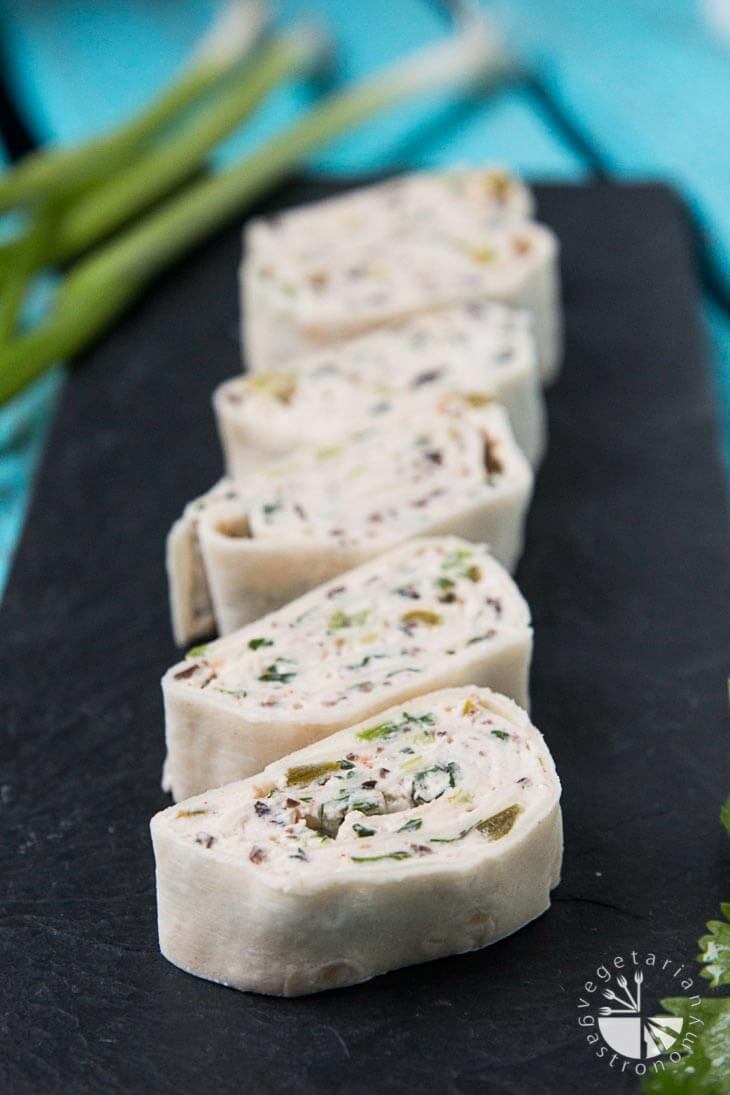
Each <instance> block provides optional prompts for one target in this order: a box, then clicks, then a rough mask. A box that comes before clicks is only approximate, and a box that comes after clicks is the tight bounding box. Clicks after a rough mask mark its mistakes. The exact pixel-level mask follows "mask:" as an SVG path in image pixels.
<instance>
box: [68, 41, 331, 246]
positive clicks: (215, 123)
mask: <svg viewBox="0 0 730 1095" xmlns="http://www.w3.org/2000/svg"><path fill="white" fill-rule="evenodd" d="M321 56H322V39H321V36H320V35H315V34H314V33H313V32H312V31H310V30H309V29H308V28H304V27H300V28H296V29H295V30H293V31H290V32H289V33H287V34H285V35H282V36H281V37H279V38H277V39H274V40H273V41H272V42H271V43H270V44H269V45H268V46H267V47H266V48H265V49H264V50H263V51H262V53H261V55H260V56H259V57H257V58H256V59H254V60H253V61H252V62H251V63H250V64H249V65H247V66H246V67H245V68H244V69H243V71H242V73H241V75H240V76H239V77H238V79H237V80H236V82H235V83H234V84H233V85H232V86H231V87H229V88H226V89H224V90H223V91H222V92H220V93H219V94H218V96H217V97H216V98H215V99H213V100H212V102H211V103H210V105H209V106H208V107H207V109H206V110H204V111H202V112H200V113H199V114H196V115H195V116H194V117H193V118H192V119H191V121H190V122H189V124H188V125H186V126H184V127H183V128H182V129H181V131H180V132H179V133H177V134H175V135H173V136H172V137H171V138H170V139H169V140H168V141H166V142H165V144H164V145H162V146H161V147H159V148H152V149H150V151H149V152H146V153H145V154H144V155H142V156H140V157H139V158H138V159H136V160H134V161H133V162H132V163H131V164H129V165H128V166H127V167H125V168H124V169H123V170H122V171H121V172H119V173H117V174H115V175H113V176H111V177H110V178H108V179H107V180H105V182H104V183H103V184H102V185H101V186H99V187H96V188H94V190H93V191H92V192H91V193H90V194H89V196H88V198H87V199H86V200H85V201H81V202H79V203H78V205H77V206H76V207H75V208H72V209H71V210H70V212H69V213H68V215H67V217H66V218H65V220H64V221H63V223H62V225H61V229H60V232H59V236H58V238H57V239H56V241H55V245H54V247H53V249H52V251H51V253H50V255H49V256H48V261H50V262H63V261H66V260H68V259H69V258H72V257H73V256H74V255H77V254H79V252H81V251H83V250H85V249H86V248H88V247H89V246H91V245H92V244H94V243H96V242H98V241H99V240H100V239H103V238H104V237H105V236H108V235H109V234H110V233H111V232H113V231H114V230H115V229H116V228H118V227H119V226H120V225H122V224H124V223H125V221H128V220H131V219H132V218H133V217H134V216H136V215H137V214H138V213H140V212H142V211H143V210H145V209H147V208H149V207H150V206H151V205H153V204H154V202H156V201H157V200H158V199H159V198H162V197H164V196H165V195H166V194H169V193H170V191H172V190H174V188H175V187H176V186H178V185H179V184H180V183H181V182H184V181H185V180H186V179H188V178H190V177H191V176H192V175H193V174H194V173H195V172H196V171H197V170H198V169H199V168H200V167H202V166H203V164H204V163H205V159H206V157H207V155H208V153H209V152H210V151H211V149H213V148H215V147H216V145H218V144H220V143H221V141H223V140H225V138H226V137H228V136H229V135H230V134H231V133H233V131H234V130H235V129H236V128H237V127H238V126H239V125H240V124H241V123H242V122H243V121H244V120H245V119H246V118H247V117H249V115H250V114H251V113H252V112H253V110H254V109H255V108H256V107H257V106H258V105H259V103H261V102H262V100H263V99H264V98H265V97H266V96H267V95H268V94H269V92H270V91H272V90H273V89H274V88H275V87H277V86H278V85H279V84H280V83H282V81H283V80H285V79H286V78H287V77H288V76H292V75H295V74H296V73H297V72H299V71H301V70H303V69H307V68H309V67H310V66H311V65H313V64H314V63H316V62H317V61H318V60H319V59H320V57H321Z"/></svg>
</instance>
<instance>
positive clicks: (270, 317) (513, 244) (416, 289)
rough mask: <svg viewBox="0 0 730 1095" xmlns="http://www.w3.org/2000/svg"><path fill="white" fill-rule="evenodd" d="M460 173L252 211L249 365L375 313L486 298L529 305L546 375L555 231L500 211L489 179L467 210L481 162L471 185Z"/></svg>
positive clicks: (379, 319) (554, 338)
mask: <svg viewBox="0 0 730 1095" xmlns="http://www.w3.org/2000/svg"><path fill="white" fill-rule="evenodd" d="M459 178H460V175H459V173H458V172H457V173H453V172H452V173H448V172H447V173H445V174H443V175H441V176H438V175H436V176H432V177H430V178H429V177H426V178H425V179H424V178H420V179H413V178H412V179H410V180H408V179H406V180H395V181H394V182H388V183H383V184H381V185H380V186H376V187H371V188H368V189H366V190H365V191H360V192H355V193H353V194H351V195H346V196H344V197H340V198H335V199H330V200H328V201H324V202H320V203H317V204H316V205H313V206H309V207H306V208H305V209H304V210H294V211H290V212H287V213H283V214H280V215H279V216H277V217H275V218H273V219H269V220H257V221H253V222H252V223H251V224H250V226H249V227H248V229H247V232H246V238H245V258H244V262H243V266H242V271H241V287H242V288H241V292H242V311H243V317H244V323H243V339H244V347H245V357H246V361H247V364H248V367H249V369H251V370H253V371H255V372H256V371H259V370H261V369H268V368H276V367H279V366H280V365H281V363H282V362H283V361H285V360H287V359H288V358H293V357H296V356H297V355H299V354H302V353H305V352H306V351H307V350H313V349H317V348H318V347H321V346H323V345H325V344H330V343H333V342H340V341H342V340H344V339H347V338H352V337H354V336H356V335H359V334H362V333H364V332H365V331H368V330H371V329H372V328H374V327H379V326H382V325H383V324H387V323H392V322H394V321H397V320H402V319H404V318H407V317H409V316H413V315H415V314H419V313H422V312H430V311H433V310H434V309H438V308H443V307H446V306H449V305H453V304H457V303H460V302H461V303H463V302H465V301H471V300H479V299H487V300H497V301H502V302H503V303H505V304H511V305H515V306H519V307H524V308H526V309H527V310H528V311H530V312H531V313H532V315H533V319H534V324H535V334H536V338H537V347H538V355H539V362H540V371H541V375H542V377H543V380H545V381H550V380H552V379H554V377H555V375H556V373H557V371H558V368H559V361H560V355H561V341H562V335H561V318H560V307H559V272H558V245H557V241H556V238H555V236H554V235H553V233H552V232H551V231H550V230H549V229H547V228H545V227H544V226H542V225H539V224H537V223H535V222H534V221H530V220H526V219H524V218H523V217H522V216H510V215H504V209H505V207H504V206H501V205H499V204H495V202H494V200H493V195H492V194H491V192H489V191H488V189H487V188H482V190H481V193H480V201H479V202H477V203H476V204H477V205H478V206H480V207H481V210H482V213H481V215H475V202H474V201H473V200H471V196H472V195H473V193H474V192H477V193H479V186H478V184H477V187H476V189H475V187H474V186H473V185H472V183H473V180H474V178H476V179H477V180H478V178H479V173H475V174H474V175H473V176H470V175H469V173H467V174H466V175H465V176H463V177H462V178H466V179H468V180H470V185H468V186H464V187H462V188H460V186H459ZM418 188H421V189H423V188H425V189H426V190H428V192H429V200H428V201H427V202H421V201H419V200H416V199H414V198H413V197H412V193H413V191H414V190H416V189H418ZM462 191H463V194H468V195H469V197H467V198H464V197H463V194H462ZM460 195H461V197H460ZM509 204H510V203H509V202H508V203H507V208H508V207H509ZM517 204H518V205H519V206H521V212H523V213H524V212H525V211H527V210H528V209H529V205H528V203H527V202H524V203H522V202H521V201H520V202H517Z"/></svg>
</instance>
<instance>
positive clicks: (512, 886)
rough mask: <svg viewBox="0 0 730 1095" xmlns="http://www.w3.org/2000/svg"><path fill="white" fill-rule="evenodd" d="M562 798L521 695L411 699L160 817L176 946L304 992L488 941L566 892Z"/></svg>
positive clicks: (191, 968)
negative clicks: (554, 891)
mask: <svg viewBox="0 0 730 1095" xmlns="http://www.w3.org/2000/svg"><path fill="white" fill-rule="evenodd" d="M559 798H560V784H559V782H558V777H557V775H556V773H555V768H554V765H553V762H552V759H551V757H550V754H549V752H548V750H547V747H546V745H545V743H544V741H543V739H542V736H541V735H540V733H539V732H538V731H537V730H536V729H535V727H534V726H533V725H532V724H531V723H530V720H529V719H528V717H527V715H526V714H525V713H524V712H523V711H521V710H520V708H518V707H517V706H516V705H515V704H514V703H513V702H511V701H510V700H508V699H506V698H505V697H503V696H499V695H496V694H495V693H493V692H489V691H487V690H486V689H478V688H473V687H472V688H458V689H449V690H447V691H440V692H436V693H433V694H431V695H425V696H421V697H419V698H418V699H417V700H414V701H412V702H410V703H409V704H408V705H407V706H403V705H401V704H397V705H396V706H393V707H391V708H389V709H388V710H386V711H384V712H383V713H382V714H381V715H380V716H379V717H378V718H377V719H376V720H372V719H371V720H368V721H365V722H360V723H359V724H357V725H355V726H353V727H352V728H351V729H346V730H342V731H341V732H339V733H337V734H334V735H333V736H331V737H328V738H327V739H326V740H324V741H321V742H319V743H317V744H315V745H312V746H310V747H309V748H307V749H304V750H302V751H301V752H298V753H294V754H293V755H291V756H288V757H284V758H282V759H281V760H279V761H277V762H276V763H275V764H272V765H270V766H269V767H268V768H266V769H265V770H264V771H263V772H261V773H260V774H259V775H256V776H253V777H252V778H250V779H246V780H243V781H241V782H237V783H231V784H229V785H228V786H226V787H220V788H218V789H217V790H214V791H208V792H206V793H205V794H202V795H198V796H196V797H194V798H191V799H188V800H187V801H186V802H184V803H182V804H181V805H179V806H172V807H170V808H169V809H167V810H164V811H163V812H162V813H160V814H158V815H157V816H156V817H155V818H153V820H152V839H153V843H154V850H155V858H156V866H157V899H158V916H159V934H160V946H161V949H162V953H163V954H164V955H165V957H167V958H168V959H169V960H170V961H171V962H174V963H175V964H176V965H177V966H180V967H181V968H182V969H184V970H187V971H188V972H190V973H193V974H196V975H198V976H199V977H205V978H208V979H209V980H212V981H218V982H220V983H222V984H225V985H229V986H232V987H233V988H237V989H244V990H249V991H254V992H265V993H271V994H275V995H279V996H298V995H301V994H303V993H311V992H317V991H320V990H323V989H330V988H335V987H339V986H343V985H351V984H355V983H358V982H361V981H365V980H367V979H368V978H370V977H373V976H375V975H376V974H379V973H384V972H385V971H387V970H391V969H395V968H398V967H401V966H405V965H410V964H412V963H415V962H422V961H426V960H429V959H433V958H438V957H441V956H443V955H448V954H459V953H463V952H465V951H472V950H475V949H477V948H479V947H484V946H486V945H487V944H489V943H493V942H495V941H496V940H498V939H500V938H502V937H504V936H506V935H509V934H510V933H512V932H514V931H516V930H517V929H518V928H520V927H522V926H523V925H524V924H526V923H528V922H529V921H530V920H533V919H534V918H535V917H537V916H539V915H540V914H541V913H543V912H544V911H545V909H546V908H547V907H548V906H549V904H550V890H551V888H552V887H553V886H555V885H556V884H557V882H558V879H559V873H560V864H561V857H562V830H561V815H560V806H559Z"/></svg>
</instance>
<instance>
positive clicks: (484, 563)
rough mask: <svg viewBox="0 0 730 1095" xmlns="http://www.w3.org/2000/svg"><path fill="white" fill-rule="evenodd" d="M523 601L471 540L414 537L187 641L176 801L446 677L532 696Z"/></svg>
mask: <svg viewBox="0 0 730 1095" xmlns="http://www.w3.org/2000/svg"><path fill="white" fill-rule="evenodd" d="M531 652H532V629H531V627H530V614H529V609H528V607H527V604H526V602H525V601H524V599H523V598H522V595H521V594H520V592H519V590H518V589H517V586H516V585H515V584H514V582H513V581H512V579H511V578H510V576H509V575H508V574H507V572H506V571H505V570H504V569H503V568H502V567H501V566H500V565H499V563H497V562H496V561H495V560H494V559H493V558H492V557H491V556H490V554H489V552H488V551H487V549H486V548H485V547H484V546H483V545H481V544H479V545H474V544H470V543H467V542H466V541H464V540H459V539H457V538H456V537H443V538H439V539H425V540H414V541H411V542H409V543H406V544H403V545H401V546H400V547H398V548H396V549H394V550H393V551H390V552H388V553H387V554H385V555H382V556H380V557H379V558H378V559H376V560H374V561H372V562H370V563H368V564H366V565H364V566H361V567H358V568H357V569H356V570H352V571H349V572H348V573H346V574H343V575H341V576H340V577H338V578H336V579H335V580H333V581H331V582H329V583H327V584H326V585H323V586H321V587H320V588H319V589H316V590H313V591H312V592H311V593H309V594H307V595H306V596H304V597H301V598H300V599H299V600H296V601H294V602H293V603H292V604H289V605H287V606H286V607H285V608H282V609H280V610H279V611H278V612H275V613H273V614H271V615H269V616H266V617H265V618H264V619H262V620H258V621H257V622H256V623H255V624H252V625H251V626H249V627H246V628H243V629H242V630H240V631H238V632H236V633H235V634H233V635H230V636H228V637H227V638H225V639H220V640H218V641H217V642H214V643H210V644H208V645H207V646H206V647H203V648H197V649H196V650H193V651H191V652H190V654H189V656H188V658H187V659H186V660H185V661H183V662H181V663H179V664H178V665H176V666H174V667H173V668H172V669H170V671H169V672H168V673H167V674H166V676H165V677H164V679H163V682H162V688H163V694H164V700H165V722H166V736H167V760H166V763H165V773H164V778H163V784H164V786H165V788H166V789H167V790H169V791H171V792H172V794H173V796H174V797H175V798H176V799H180V798H184V797H186V796H188V795H191V794H196V793H198V792H199V791H203V790H205V789H206V788H208V787H215V786H218V785H219V784H222V783H226V782H228V781H230V780H233V779H239V778H241V777H242V776H247V775H251V774H253V773H255V772H258V771H260V770H261V769H262V768H263V767H264V766H265V765H266V764H268V763H269V762H271V761H273V760H276V759H277V758H278V757H281V756H283V755H285V754H286V753H290V752H292V751H293V750H295V749H299V748H301V747H302V746H304V745H307V744H309V743H310V742H313V741H317V740H318V739H320V738H323V737H326V736H327V735H328V734H332V733H333V732H334V731H335V730H339V729H340V728H342V727H343V726H348V725H351V724H352V723H354V722H357V721H359V720H360V719H364V718H368V717H369V716H371V715H373V714H375V713H377V712H379V711H382V710H384V709H385V708H388V707H389V706H391V705H392V704H394V703H404V702H406V701H407V700H410V699H411V698H412V697H413V696H416V695H420V694H422V693H424V692H430V691H432V690H433V689H437V688H443V687H446V686H451V685H461V684H476V685H482V684H483V685H489V686H490V687H492V688H494V689H496V690H498V691H500V692H504V693H505V694H507V695H509V696H511V697H512V698H513V699H515V700H517V701H518V702H519V703H520V704H522V705H523V706H526V705H527V703H528V692H527V688H528V675H529V667H530V657H531Z"/></svg>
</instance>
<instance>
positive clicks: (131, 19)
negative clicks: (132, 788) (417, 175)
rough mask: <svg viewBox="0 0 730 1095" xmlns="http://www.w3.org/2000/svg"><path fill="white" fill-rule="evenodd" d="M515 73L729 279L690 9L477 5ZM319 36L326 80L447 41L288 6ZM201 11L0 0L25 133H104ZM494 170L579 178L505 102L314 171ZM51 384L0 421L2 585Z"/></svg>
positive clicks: (703, 54) (519, 110)
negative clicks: (336, 68)
mask: <svg viewBox="0 0 730 1095" xmlns="http://www.w3.org/2000/svg"><path fill="white" fill-rule="evenodd" d="M490 6H491V7H492V8H493V9H494V10H495V13H496V16H497V18H498V20H499V23H500V25H501V26H502V27H503V28H505V29H506V31H507V33H508V39H509V42H510V44H511V46H512V47H513V49H514V50H515V52H516V53H517V54H518V56H519V57H520V58H521V59H522V60H523V61H525V63H526V64H527V65H528V66H529V67H530V68H531V69H532V70H533V71H535V72H537V73H539V75H540V76H541V78H542V80H543V81H544V82H545V83H547V84H548V85H549V87H550V88H551V90H552V92H553V93H554V95H555V96H557V97H558V99H559V100H560V102H561V103H562V104H563V106H564V107H565V108H566V109H567V111H568V112H569V114H570V115H571V116H572V117H573V118H575V119H576V121H578V122H579V123H580V125H581V126H582V127H583V128H584V129H585V130H586V131H588V132H589V133H590V134H591V135H592V136H593V138H594V140H595V142H596V143H597V145H598V146H599V147H600V149H601V150H602V152H603V154H604V155H605V157H606V159H607V162H608V163H609V164H610V166H611V168H612V169H613V170H614V171H615V172H616V173H618V174H620V175H624V176H627V177H637V176H661V177H664V178H667V179H669V180H670V181H673V182H674V183H675V184H676V185H677V186H678V187H679V188H680V189H681V190H682V192H683V193H684V194H685V195H686V196H687V197H688V199H689V200H690V201H691V202H692V204H693V206H694V207H695V209H696V210H697V211H698V212H699V215H700V216H701V219H702V221H703V223H704V224H705V226H706V228H707V231H708V236H709V237H710V239H711V242H712V247H713V249H714V252H715V255H716V258H717V261H718V264H719V266H720V267H721V268H722V269H723V270H724V271H725V272H726V275H727V272H728V270H730V200H729V199H730V110H728V107H727V104H728V103H730V45H728V46H724V45H722V44H721V42H720V41H719V40H718V39H716V38H715V37H713V36H712V34H711V33H710V32H709V31H708V29H707V27H706V25H705V23H704V22H703V20H702V17H701V14H700V7H701V5H700V4H695V3H692V2H691V0H621V2H617V0H539V2H538V0H497V2H496V3H495V4H493V5H490ZM279 7H280V10H281V12H282V17H283V18H284V19H285V20H287V21H288V20H291V19H293V18H296V17H298V16H301V15H303V14H305V13H311V12H312V11H314V12H315V13H317V14H318V15H319V16H320V17H321V18H322V19H323V21H324V22H326V24H327V25H328V26H329V27H330V28H331V29H332V32H333V36H334V39H335V42H336V45H337V47H338V55H339V56H340V57H341V59H342V64H341V71H340V76H341V77H342V78H343V79H345V78H352V77H357V76H359V75H362V74H364V73H366V72H370V71H372V69H373V68H374V67H376V66H379V65H382V64H385V63H387V62H388V61H391V60H393V59H394V58H395V57H396V56H397V55H398V54H400V53H402V52H404V51H406V50H410V49H415V48H417V47H418V46H421V45H423V44H424V43H425V42H426V41H428V40H432V39H434V38H435V37H436V36H438V35H439V34H440V33H442V31H443V26H444V24H443V22H442V21H441V20H440V19H439V18H438V16H437V15H436V14H435V9H434V7H433V5H429V4H428V3H426V2H425V0H397V2H396V0H347V2H344V0H284V2H283V3H281V4H280V5H279ZM215 8H216V5H215V4H214V3H212V2H211V0H187V2H177V3H169V0H109V2H108V3H105V4H97V3H94V2H92V0H0V16H1V17H2V26H3V30H4V34H5V39H6V51H7V58H8V64H9V74H10V79H11V82H12V83H13V85H14V87H15V88H16V89H17V92H18V95H19V97H20V99H21V101H22V103H23V105H24V109H25V111H26V113H27V115H28V118H29V119H30V121H31V123H32V125H33V128H34V130H35V131H36V133H37V134H38V135H39V136H41V137H43V138H44V139H46V140H51V141H58V142H61V143H69V142H73V141H77V140H80V139H83V138H86V137H89V136H90V135H92V134H93V133H96V132H98V131H99V130H100V129H103V128H106V127H108V126H112V125H114V124H115V123H116V122H118V121H120V120H121V119H122V118H124V117H125V116H126V115H127V114H128V113H129V112H131V111H133V110H134V109H135V107H138V106H139V105H140V104H142V103H143V102H144V101H145V100H146V99H147V98H148V97H149V96H150V94H152V93H153V92H154V91H155V89H156V88H158V87H159V86H160V85H161V84H163V83H164V82H165V81H166V80H167V79H169V77H170V76H171V75H172V74H173V73H174V72H175V71H176V68H177V67H178V66H179V65H180V64H181V63H182V61H183V60H184V58H185V57H186V55H187V54H188V52H189V50H190V49H191V47H192V45H193V43H194V42H195V40H196V38H197V36H198V35H199V34H200V33H201V32H202V30H203V29H204V27H205V26H206V24H207V22H208V20H209V18H210V17H211V14H212V12H213V11H214V10H215ZM311 94H312V91H311V88H307V87H305V86H303V87H298V88H287V89H285V90H283V91H281V92H279V93H277V94H276V95H275V96H274V97H273V98H272V99H271V101H270V102H269V103H267V104H266V106H265V107H264V108H263V109H262V110H261V111H260V112H259V113H258V114H257V116H256V117H255V118H254V120H253V123H252V124H251V125H250V126H249V127H248V128H247V130H246V132H245V134H242V135H240V136H238V137H236V138H235V139H234V140H232V141H230V142H229V143H228V145H227V146H226V147H225V149H223V150H222V153H221V156H222V158H224V159H230V158H232V157H237V156H239V155H241V154H242V152H244V151H245V150H246V149H247V148H250V147H252V146H253V145H255V144H257V143H259V142H260V141H261V140H262V139H263V138H264V137H265V136H266V135H267V134H268V133H270V132H271V131H272V130H273V129H275V128H276V127H277V126H279V125H281V124H282V123H284V122H285V121H287V120H288V119H290V118H292V117H293V116H294V115H295V114H296V112H297V110H298V109H300V108H301V106H302V105H303V103H304V102H306V100H307V99H308V98H309V97H311ZM484 160H501V161H504V162H507V163H509V164H510V165H512V166H514V167H515V168H516V169H518V170H520V171H522V172H524V173H525V174H526V175H528V176H535V177H541V178H550V177H552V178H579V177H580V176H581V174H582V173H583V167H582V165H581V163H580V161H579V159H578V158H577V157H576V156H575V154H574V153H573V152H572V151H571V150H570V149H569V148H568V147H566V146H565V144H564V143H563V141H562V140H561V139H560V137H559V135H557V134H556V133H555V132H553V131H552V130H551V128H550V126H549V125H548V124H546V120H545V118H544V116H543V115H542V114H541V112H540V110H539V109H538V108H537V106H536V104H535V102H534V101H533V99H532V98H531V97H530V96H529V95H528V94H527V93H526V92H525V91H524V90H521V89H519V88H508V89H502V90H500V91H499V92H497V93H496V94H495V95H493V96H491V97H490V98H489V100H488V101H486V102H483V103H481V104H479V105H478V107H474V108H472V109H470V110H468V111H465V110H462V109H459V110H455V109H454V106H453V104H452V103H450V101H449V100H448V99H445V98H443V97H432V98H431V99H430V100H429V101H425V102H420V103H418V104H413V105H409V106H406V107H402V108H399V109H397V110H394V111H392V112H390V113H389V114H388V115H387V116H385V117H384V118H382V119H379V120H378V121H376V122H374V123H371V124H369V125H368V126H366V127H364V128H363V129H362V130H360V131H358V132H357V133H356V134H354V135H352V136H350V137H349V138H347V139H346V140H342V141H339V142H338V143H337V144H335V145H333V146H332V147H331V148H329V149H327V150H326V151H325V152H323V153H322V154H321V155H320V156H318V157H317V158H316V159H315V160H314V161H313V166H314V167H316V168H318V169H320V170H327V171H341V172H355V171H367V170H373V169H377V168H382V167H388V166H394V165H399V166H400V165H404V164H405V165H413V166H428V165H438V164H443V163H454V162H472V163H478V162H483V161H484ZM707 317H708V332H709V336H710V341H711V345H712V347H713V351H714V354H713V356H714V361H715V364H716V377H717V387H718V400H719V402H720V405H721V409H722V415H723V421H724V423H725V425H726V430H727V437H728V438H730V320H728V317H727V316H725V315H722V314H721V313H720V312H719V311H718V310H717V309H715V308H713V307H711V306H709V305H708V309H707ZM59 384H60V379H59V376H55V377H53V378H51V379H50V380H48V381H45V382H44V383H43V384H41V385H40V386H38V387H37V388H36V389H35V390H34V391H33V392H32V393H28V394H27V395H26V396H24V397H23V399H22V400H18V401H16V403H15V404H13V405H12V406H11V407H9V408H6V409H5V410H3V411H0V587H1V584H2V579H3V573H4V567H5V566H6V565H7V560H8V558H9V554H10V552H11V551H12V545H13V543H14V542H15V538H16V536H17V532H18V529H19V527H20V522H21V520H22V513H23V510H24V506H25V502H26V498H27V494H28V489H29V484H30V482H31V480H32V474H33V470H34V468H35V465H36V463H37V459H38V454H39V452H40V449H41V446H42V441H43V437H44V433H45V429H46V428H47V422H48V419H49V414H50V408H51V407H52V404H53V399H54V394H55V392H56V391H57V389H58V387H59Z"/></svg>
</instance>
